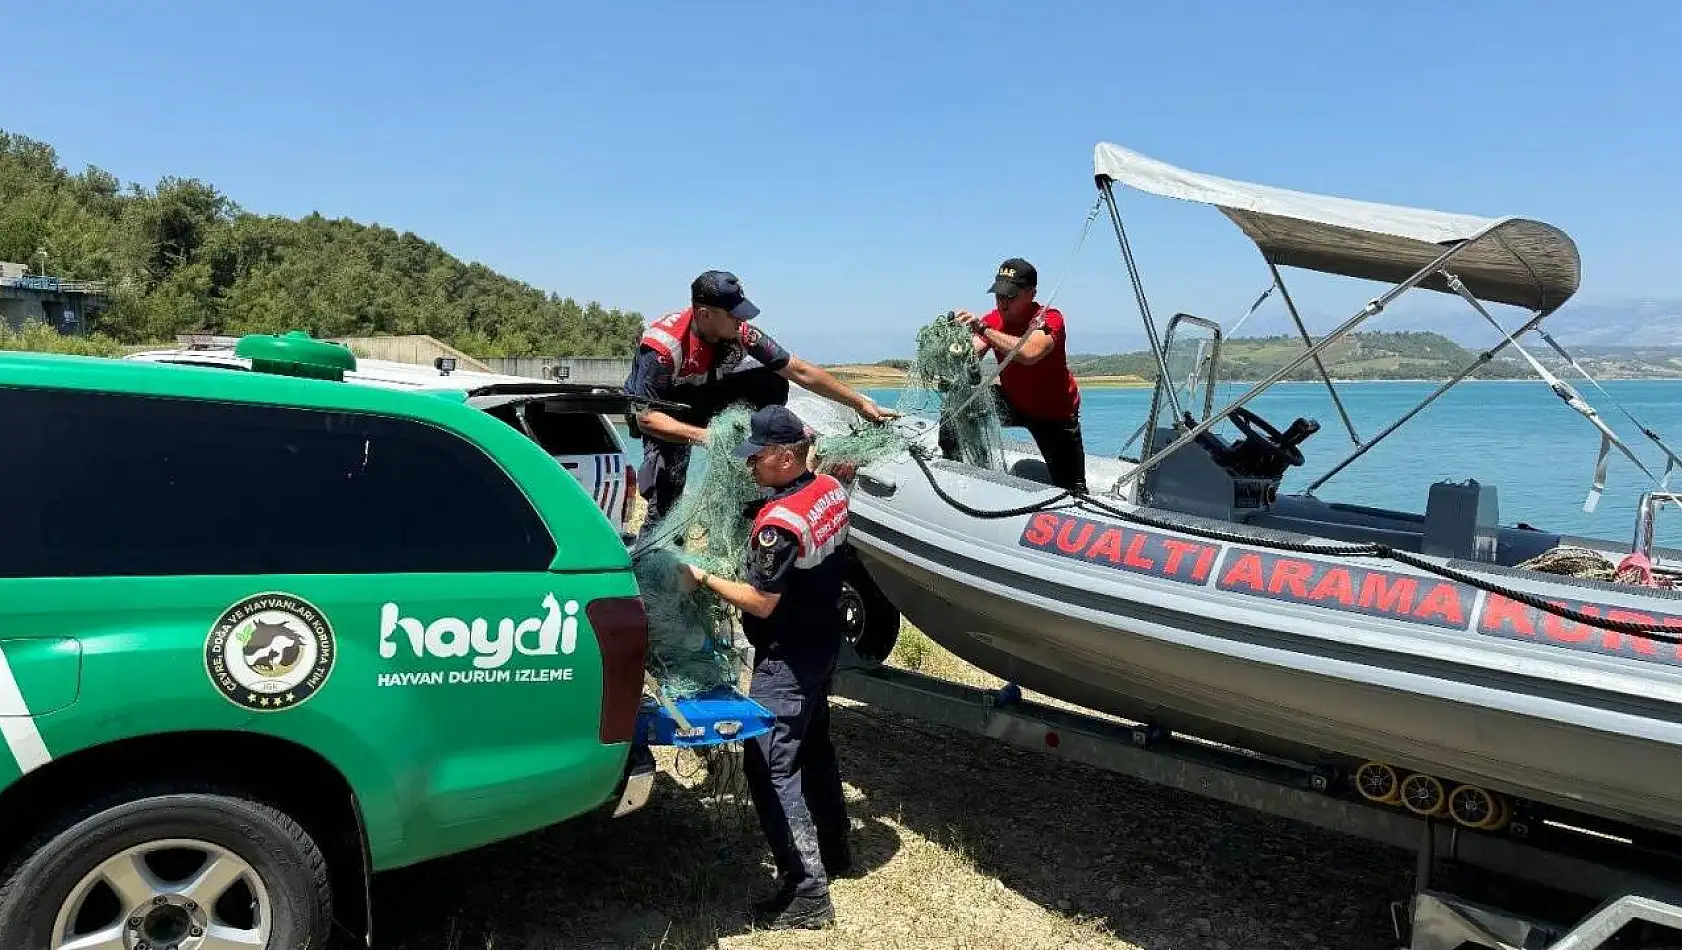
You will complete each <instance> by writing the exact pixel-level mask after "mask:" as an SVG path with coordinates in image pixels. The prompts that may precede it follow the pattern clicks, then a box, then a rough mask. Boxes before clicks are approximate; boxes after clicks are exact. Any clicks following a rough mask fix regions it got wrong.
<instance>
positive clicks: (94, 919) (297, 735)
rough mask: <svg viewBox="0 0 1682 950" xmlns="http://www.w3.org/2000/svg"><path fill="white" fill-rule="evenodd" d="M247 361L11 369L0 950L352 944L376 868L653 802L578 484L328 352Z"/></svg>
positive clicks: (625, 584) (451, 399)
mask: <svg viewBox="0 0 1682 950" xmlns="http://www.w3.org/2000/svg"><path fill="white" fill-rule="evenodd" d="M239 355H240V356H241V357H244V358H249V359H250V360H251V368H252V369H253V370H255V371H254V372H228V371H226V370H223V369H211V368H198V367H186V366H171V365H162V364H154V363H144V362H135V361H123V360H107V359H95V358H80V357H64V356H47V355H35V354H4V355H0V431H4V433H5V442H6V452H5V453H4V455H3V457H0V458H3V461H0V491H3V495H0V497H3V498H4V499H5V503H6V508H7V515H8V517H7V519H6V521H7V524H8V526H9V530H8V531H7V532H6V535H5V540H4V543H3V544H0V739H3V741H4V748H0V815H4V816H5V817H4V820H3V821H0V864H3V867H0V947H18V948H25V947H27V948H32V950H33V948H50V950H118V948H126V950H134V948H150V950H171V948H173V950H200V948H221V950H229V948H236V947H251V948H261V947H280V948H287V950H291V948H301V947H309V948H317V947H321V946H324V945H325V944H326V943H327V941H328V938H329V934H330V932H332V931H333V930H335V929H337V930H340V931H341V932H349V933H352V934H355V935H356V936H357V937H358V938H360V939H367V934H368V933H369V932H370V926H371V925H370V923H369V919H368V917H369V912H368V907H367V901H366V887H367V876H368V874H369V873H371V872H377V871H382V870H386V869H389V868H395V867H401V866H403V865H408V864H412V863H415V862H418V861H423V860H427V859H430V858H434V857H438V856H442V855H446V854H450V853H454V852H459V851H463V850H466V849H470V848H474V847H477V846H480V845H484V844H487V843H490V842H493V841H497V840H500V839H504V838H508V837H511V836H514V835H518V834H522V833H525V832H527V831H531V830H534V829H537V828H541V827H544V826H547V825H551V824H554V823H557V822H560V821H564V820H567V819H570V818H574V817H577V816H580V815H583V814H585V813H588V812H594V811H596V810H598V809H602V808H604V806H605V807H608V808H611V807H612V806H613V805H614V804H615V796H616V795H623V796H625V797H626V799H627V802H625V803H622V804H621V806H620V810H623V809H625V808H629V807H634V806H635V805H636V804H637V803H638V802H639V801H640V800H642V799H640V798H639V796H644V797H645V796H646V788H647V779H648V771H647V769H646V768H644V766H643V764H642V763H641V762H640V761H639V758H638V756H635V755H633V754H632V752H633V746H634V745H635V747H636V748H637V749H638V750H640V751H641V752H642V753H643V755H644V756H646V749H645V748H643V747H642V746H641V745H640V743H636V742H633V740H634V739H636V738H637V733H638V730H639V715H640V713H639V710H640V709H641V708H642V702H643V701H642V690H643V676H644V673H643V668H644V662H645V654H646V651H647V645H648V629H647V623H646V615H645V613H644V608H643V604H642V601H641V600H640V598H639V596H638V590H637V585H636V582H635V580H634V578H633V576H632V573H631V564H630V559H629V557H628V555H627V551H626V548H625V545H624V543H623V542H622V539H621V537H620V535H619V532H618V531H617V529H616V526H615V525H613V524H612V523H610V521H609V520H608V518H607V517H606V516H604V514H603V513H602V510H601V509H600V507H599V506H598V505H597V504H596V502H595V500H594V499H592V498H591V497H590V495H589V494H588V493H587V492H586V491H585V489H584V488H583V487H581V485H580V484H579V482H578V481H577V480H576V479H574V478H573V477H571V476H570V475H569V474H568V473H567V472H566V471H565V470H564V469H562V468H561V467H560V466H557V465H556V464H555V461H554V459H553V458H552V457H551V456H550V454H549V453H547V452H545V451H544V449H543V448H541V447H539V446H538V445H537V444H536V443H534V442H533V441H532V440H531V439H529V438H527V437H525V436H524V435H522V434H521V433H520V432H519V431H517V430H515V429H514V428H512V427H510V426H509V425H506V424H504V423H503V422H501V421H499V420H498V419H496V418H495V417H494V416H492V415H489V414H487V413H486V412H483V411H481V410H480V409H478V408H474V407H472V406H471V405H469V404H468V403H467V401H466V398H465V395H464V394H463V393H461V392H453V393H452V392H449V391H439V392H427V393H412V392H400V391H394V390H387V389H380V388H374V387H367V386H355V385H346V384H345V383H343V382H341V381H340V380H342V379H343V376H344V374H345V373H346V372H347V371H350V370H353V369H354V368H355V358H354V356H352V355H351V353H350V352H349V351H348V350H346V349H345V348H343V347H341V346H338V345H336V344H331V343H326V342H323V341H318V340H313V339H310V338H308V337H306V336H303V335H302V334H287V335H285V336H280V337H265V336H257V337H247V338H245V339H244V340H242V341H241V343H240V346H239ZM633 763H637V768H638V770H639V774H638V776H637V780H636V781H634V782H633V781H628V774H629V772H630V771H631V769H632V766H633Z"/></svg>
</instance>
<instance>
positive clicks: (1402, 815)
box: [831, 649, 1682, 950]
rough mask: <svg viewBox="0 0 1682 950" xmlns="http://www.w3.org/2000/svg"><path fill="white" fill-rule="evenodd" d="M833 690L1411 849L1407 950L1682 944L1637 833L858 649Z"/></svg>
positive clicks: (1672, 894) (1654, 861)
mask: <svg viewBox="0 0 1682 950" xmlns="http://www.w3.org/2000/svg"><path fill="white" fill-rule="evenodd" d="M831 696H832V697H833V698H836V699H840V700H843V701H846V702H852V703H859V704H863V705H865V706H869V707H872V708H873V709H875V710H880V711H885V712H891V713H894V714H897V715H899V716H902V717H907V718H910V719H913V720H917V721H919V722H924V723H932V724H935V725H939V726H944V727H947V728H950V729H954V730H957V731H959V732H963V733H968V734H970V735H976V736H982V737H985V738H990V739H996V740H999V741H1001V742H1005V743H1007V744H1009V745H1013V746H1017V747H1019V748H1024V749H1036V750H1039V751H1041V752H1043V753H1045V754H1047V755H1050V756H1052V757H1054V758H1057V759H1062V760H1065V761H1070V762H1077V763H1080V764H1083V765H1087V766H1090V767H1093V768H1097V769H1101V770H1104V771H1107V772H1112V773H1115V774H1118V775H1125V776H1128V777H1131V778H1134V779H1138V780H1141V781H1145V782H1150V783H1152V784H1156V785H1162V786H1166V787H1169V788H1174V789H1179V790H1181V791H1185V792H1190V793H1192V794H1196V795H1200V796H1202V797H1205V798H1212V799H1215V800H1217V801H1222V802H1226V803H1228V804H1232V805H1238V806H1241V807H1244V808H1248V809H1251V810H1254V811H1259V812H1263V813H1266V814H1271V815H1276V816H1279V817H1282V818H1287V819H1290V820H1293V821H1299V822H1303V823H1305V824H1310V825H1314V826H1316V827H1320V828H1324V829H1327V830H1330V831H1335V832H1339V833H1342V834H1347V835H1351V836H1354V837H1358V838H1365V839H1368V840H1372V841H1376V842H1379V843H1382V844H1387V845H1390V846H1393V847H1396V848H1401V849H1406V850H1411V851H1413V852H1414V854H1415V861H1416V863H1415V876H1414V894H1413V897H1412V899H1411V900H1410V901H1408V902H1405V903H1403V902H1398V903H1396V904H1393V905H1392V907H1391V912H1392V919H1393V922H1394V925H1395V929H1396V937H1397V939H1398V940H1406V941H1408V943H1407V944H1406V947H1407V950H1457V948H1459V947H1461V946H1463V945H1465V944H1467V943H1470V944H1471V945H1472V946H1480V947H1488V948H1491V950H1610V948H1613V947H1631V948H1633V947H1640V948H1643V950H1659V948H1660V947H1665V948H1670V950H1682V851H1677V852H1674V853H1672V852H1668V851H1655V850H1653V849H1650V848H1643V847H1640V846H1638V845H1637V844H1636V843H1635V842H1636V839H1635V838H1633V837H1632V838H1630V839H1620V838H1618V837H1617V836H1615V835H1612V834H1610V833H1609V832H1606V831H1601V830H1598V829H1584V828H1580V827H1575V826H1570V825H1563V824H1560V823H1558V822H1555V821H1552V820H1544V821H1535V820H1533V819H1531V818H1530V817H1529V816H1527V817H1526V819H1525V820H1515V821H1513V822H1512V823H1511V824H1509V825H1508V827H1507V829H1506V831H1504V832H1502V833H1486V832H1479V831H1472V830H1468V829H1464V828H1462V827H1460V826H1459V825H1456V824H1454V823H1453V822H1452V821H1447V820H1444V819H1433V818H1427V817H1420V816H1416V815H1414V814H1411V813H1409V812H1407V811H1405V810H1402V809H1400V808H1386V807H1382V806H1379V805H1375V804H1372V803H1370V802H1367V801H1365V800H1363V799H1360V798H1359V797H1353V798H1352V797H1347V796H1345V795H1343V794H1340V793H1341V791H1342V789H1343V788H1344V787H1345V786H1346V784H1347V776H1344V775H1342V774H1340V773H1339V772H1338V771H1337V770H1334V769H1328V768H1325V767H1322V766H1314V765H1304V764H1302V763H1293V762H1289V761H1286V760H1282V759H1278V758H1274V757H1270V756H1264V755H1260V754H1257V753H1251V752H1247V751H1246V750H1241V749H1235V748H1233V747H1229V746H1221V745H1218V744H1215V743H1210V742H1205V741H1202V740H1199V739H1197V738H1195V737H1190V736H1182V735H1176V734H1172V733H1169V732H1167V731H1165V730H1162V729H1160V728H1158V727H1155V726H1153V725H1151V724H1149V723H1128V722H1126V721H1125V720H1119V719H1116V720H1113V721H1112V720H1111V719H1108V718H1101V717H1100V716H1098V715H1096V714H1090V715H1089V714H1081V713H1077V712H1073V711H1070V710H1068V709H1064V708H1061V707H1057V706H1050V705H1046V704H1043V703H1038V702H1034V701H1031V700H1028V699H1025V698H1023V697H1022V696H1021V692H1020V690H1018V689H1017V688H1016V687H1015V686H1014V685H1006V686H1005V687H1004V688H1002V689H997V690H993V689H983V688H979V687H973V686H967V685H964V684H960V683H955V682H952V681H950V680H944V679H939V678H936V677H932V676H928V675H925V674H922V673H916V672H912V671H909V670H904V669H899V668H895V667H889V666H878V665H872V664H869V663H866V662H864V661H861V660H860V659H858V657H857V655H856V654H854V653H853V652H852V651H851V650H850V649H844V650H843V660H842V662H841V664H840V666H839V668H838V670H837V673H836V677H835V681H834V685H833V687H832V689H831ZM1538 814H1539V813H1538ZM1635 833H1639V832H1633V831H1632V834H1635ZM1462 870H1471V871H1473V872H1475V873H1477V874H1483V875H1495V876H1499V877H1501V878H1506V879H1509V880H1512V881H1516V882H1521V883H1524V884H1528V885H1535V886H1540V887H1545V888H1549V889H1551V890H1554V891H1558V892H1561V893H1565V894H1572V895H1576V896H1578V897H1580V898H1583V899H1586V900H1587V901H1592V902H1596V903H1595V904H1594V905H1593V909H1592V910H1591V911H1589V912H1588V913H1586V914H1584V915H1582V916H1580V917H1578V918H1577V919H1576V920H1570V921H1560V920H1543V919H1539V918H1537V917H1534V916H1530V915H1526V914H1524V913H1521V912H1518V911H1516V910H1512V909H1508V908H1504V907H1501V906H1495V905H1490V904H1486V903H1481V902H1479V901H1478V900H1476V899H1475V898H1473V897H1471V896H1469V895H1468V894H1466V893H1463V892H1462V889H1461V888H1459V887H1457V886H1454V885H1449V884H1442V883H1440V882H1441V881H1442V880H1443V879H1444V878H1445V877H1452V876H1455V875H1453V874H1445V872H1449V871H1462ZM1642 925H1647V926H1648V927H1649V928H1661V929H1660V930H1659V931H1658V933H1659V934H1660V939H1661V942H1660V943H1651V942H1647V941H1650V940H1651V935H1648V936H1647V937H1646V938H1645V940H1643V941H1642V942H1638V943H1631V942H1628V941H1629V940H1630V939H1631V936H1630V934H1629V933H1628V931H1629V930H1631V929H1632V928H1634V929H1639V928H1640V927H1641V926H1642ZM1404 931H1405V933H1404ZM1665 940H1668V941H1669V942H1668V943H1666V942H1663V941H1665Z"/></svg>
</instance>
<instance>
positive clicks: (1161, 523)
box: [911, 446, 1682, 644]
mask: <svg viewBox="0 0 1682 950" xmlns="http://www.w3.org/2000/svg"><path fill="white" fill-rule="evenodd" d="M926 454H927V450H926V449H924V448H923V447H921V446H914V447H913V448H912V450H911V458H912V460H913V461H915V462H916V463H917V467H918V468H920V469H922V471H923V475H924V477H925V478H927V479H928V481H929V485H930V487H932V488H933V489H934V491H935V494H936V495H937V496H939V497H940V499H941V500H942V501H945V502H946V503H947V504H949V505H951V506H952V507H954V508H957V509H958V510H959V511H963V512H964V513H965V514H969V515H970V516H971V517H976V518H1009V517H1015V516H1019V515H1024V514H1031V513H1034V512H1038V511H1045V510H1048V509H1050V507H1051V506H1052V505H1053V504H1055V503H1056V502H1058V501H1061V500H1062V499H1063V498H1065V497H1072V498H1074V499H1076V501H1075V504H1074V505H1072V506H1062V507H1081V506H1088V507H1090V508H1094V509H1096V510H1098V511H1101V512H1103V513H1104V514H1107V515H1110V516H1111V517H1114V518H1119V519H1120V520H1122V521H1127V522H1132V523H1134V524H1142V525H1145V526H1146V527H1150V528H1156V529H1158V530H1162V531H1177V532H1180V533H1181V534H1189V535H1192V536H1194V537H1200V538H1206V539H1208V540H1211V541H1222V542H1225V543H1227V544H1242V545H1246V546H1251V547H1260V548H1273V549H1276V550H1281V551H1291V552H1294V553H1298V554H1312V555H1320V556H1323V557H1370V558H1378V559H1381V560H1391V561H1396V562H1398V563H1401V564H1406V565H1408V566H1409V567H1415V568H1418V569H1419V570H1422V571H1426V572H1428V573H1431V574H1435V575H1437V576H1438V577H1443V578H1446V579H1448V580H1451V581H1456V582H1458V583H1461V584H1465V585H1467V586H1468V587H1476V588H1478V589H1480V590H1484V591H1488V592H1489V593H1491V594H1498V595H1500V596H1502V597H1505V598H1507V599H1508V600H1511V601H1515V602H1517V603H1520V604H1524V605H1525V606H1527V607H1533V608H1535V609H1537V610H1540V611H1543V612H1544V613H1550V614H1553V615H1554V616H1556V617H1560V618H1562V619H1565V620H1570V621H1572V622H1574V623H1580V624H1583V625H1585V626H1590V627H1599V628H1601V629H1603V630H1614V631H1617V632H1619V633H1632V634H1640V635H1641V636H1644V637H1647V638H1649V639H1651V640H1656V641H1658V642H1660V643H1671V644H1682V632H1679V630H1678V628H1677V627H1675V626H1657V625H1650V624H1639V623H1631V622H1629V621H1625V620H1611V619H1608V618H1606V617H1598V616H1595V615H1593V614H1587V613H1583V612H1582V611H1580V610H1573V609H1572V608H1570V607H1565V606H1563V605H1561V604H1558V603H1555V602H1554V601H1551V600H1547V599H1546V598H1543V597H1538V596H1536V595H1535V594H1529V593H1526V592H1524V591H1521V590H1514V589H1512V588H1510V587H1504V586H1502V585H1500V584H1497V583H1495V582H1493V581H1490V580H1488V579H1486V578H1483V577H1479V576H1477V575H1475V574H1468V573H1466V572H1465V571H1460V570H1456V569H1454V568H1452V567H1449V566H1447V565H1445V564H1437V563H1435V562H1433V561H1430V560H1427V559H1425V558H1423V557H1420V556H1419V555H1416V554H1413V553H1411V552H1408V551H1399V550H1397V549H1395V548H1392V547H1390V546H1389V545H1387V544H1370V543H1369V544H1336V545H1333V544H1304V543H1298V542H1294V541H1277V540H1272V539H1262V538H1255V537H1251V536H1248V535H1242V534H1237V533H1235V532H1227V531H1217V530H1213V529H1210V528H1199V527H1194V526H1192V525H1187V524H1181V523H1179V522H1175V521H1170V520H1167V519H1162V518H1153V517H1150V516H1148V515H1142V514H1138V513H1137V512H1131V511H1126V510H1124V509H1121V508H1117V507H1115V506H1113V505H1108V504H1105V503H1104V502H1102V501H1099V500H1098V499H1096V498H1094V497H1092V496H1091V495H1090V494H1081V493H1078V492H1069V491H1062V492H1060V493H1059V494H1057V495H1054V496H1052V497H1050V498H1047V499H1045V500H1043V501H1040V502H1036V503H1034V504H1032V505H1024V506H1022V507H1020V508H1014V509H1010V510H1008V511H986V510H983V509H977V508H973V507H971V506H969V505H964V504H963V503H961V502H959V501H957V499H954V498H953V497H952V496H950V495H948V494H946V492H945V491H944V490H943V489H942V488H941V487H940V484H939V483H938V482H937V481H936V479H935V477H934V470H933V469H931V468H930V467H929V464H928V462H927V461H926V460H925V459H924V456H925V455H926ZM1555 550H1556V551H1558V550H1561V549H1557V548H1556V549H1555ZM1549 553H1552V552H1549ZM1543 556H1544V557H1545V556H1546V555H1543ZM1597 557H1598V555H1597ZM1532 560H1535V559H1532ZM1527 563H1528V562H1527ZM1550 563H1560V559H1559V557H1558V556H1557V555H1556V557H1555V559H1554V561H1553V562H1550ZM1602 563H1605V562H1604V559H1602ZM1550 573H1560V572H1558V571H1553V572H1550Z"/></svg>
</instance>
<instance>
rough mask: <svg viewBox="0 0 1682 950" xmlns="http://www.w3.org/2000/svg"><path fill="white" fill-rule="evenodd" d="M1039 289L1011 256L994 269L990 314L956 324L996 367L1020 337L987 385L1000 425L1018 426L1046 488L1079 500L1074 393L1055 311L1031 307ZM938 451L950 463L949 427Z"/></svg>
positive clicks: (1030, 269)
mask: <svg viewBox="0 0 1682 950" xmlns="http://www.w3.org/2000/svg"><path fill="white" fill-rule="evenodd" d="M1038 286H1039V274H1038V273H1037V272H1035V270H1034V265H1032V264H1030V263H1028V262H1027V261H1025V260H1023V259H1022V258H1020V257H1013V258H1011V259H1010V260H1008V261H1005V262H1004V263H1003V264H1000V265H999V271H998V273H997V274H996V275H995V277H994V281H993V286H992V288H991V293H992V294H993V301H994V303H995V304H996V306H995V309H993V310H992V311H990V312H989V313H987V314H986V315H985V316H981V317H977V316H976V315H975V314H973V313H970V312H969V311H967V310H959V311H958V312H957V319H958V322H959V323H961V324H963V325H965V326H967V327H969V328H970V329H971V330H972V331H973V332H974V333H975V354H976V356H980V355H981V354H983V353H985V352H986V351H988V350H992V351H993V359H994V360H995V361H998V362H1003V360H1004V359H1005V357H1006V356H1007V355H1009V353H1010V351H1011V350H1012V349H1014V348H1015V347H1016V345H1017V342H1018V341H1019V340H1023V338H1024V337H1026V340H1025V341H1024V342H1022V347H1021V349H1019V350H1017V351H1016V356H1015V357H1014V358H1013V359H1012V360H1011V361H1010V363H1009V365H1007V366H1005V368H1004V370H1003V372H1001V373H1000V374H999V378H998V381H997V382H995V383H994V384H993V385H994V389H995V393H994V395H995V397H996V400H997V404H998V406H999V411H1000V421H1001V422H1002V423H1003V424H1004V425H1007V426H1021V427H1023V428H1025V429H1027V430H1028V434H1029V435H1032V436H1033V437H1034V444H1035V445H1037V446H1039V449H1040V455H1041V457H1043V458H1044V459H1045V465H1046V468H1047V469H1049V470H1050V473H1051V482H1052V484H1054V485H1056V486H1057V487H1058V488H1064V489H1068V490H1069V491H1072V492H1081V493H1084V492H1085V491H1086V448H1085V446H1084V444H1083V443H1082V440H1081V432H1080V387H1079V386H1077V385H1076V384H1075V376H1074V374H1073V373H1071V372H1069V354H1068V347H1067V344H1068V331H1067V330H1066V329H1065V328H1064V326H1063V314H1062V313H1061V312H1059V311H1057V310H1055V309H1052V308H1049V307H1044V306H1042V305H1041V304H1039V303H1038V302H1037V301H1035V300H1034V292H1035V290H1037V289H1038ZM978 398H985V397H978ZM940 448H941V451H942V453H943V454H944V455H945V456H946V457H947V458H956V457H957V435H956V433H955V432H953V431H952V430H951V428H950V427H949V426H945V425H943V426H941V432H940Z"/></svg>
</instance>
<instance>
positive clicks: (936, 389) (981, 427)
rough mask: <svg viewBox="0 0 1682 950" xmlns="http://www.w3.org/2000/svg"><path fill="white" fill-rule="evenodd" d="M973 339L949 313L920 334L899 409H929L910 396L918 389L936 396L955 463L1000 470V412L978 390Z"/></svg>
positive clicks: (980, 386) (989, 395) (978, 368)
mask: <svg viewBox="0 0 1682 950" xmlns="http://www.w3.org/2000/svg"><path fill="white" fill-rule="evenodd" d="M973 340H974V334H973V333H971V332H970V329H969V328H968V327H965V326H961V325H959V324H958V323H957V322H955V321H954V320H953V319H952V313H951V311H947V312H946V313H943V314H941V315H940V316H938V317H935V318H934V320H932V321H930V322H929V323H928V324H926V325H924V326H923V327H922V328H921V329H920V330H918V331H917V358H916V360H915V361H914V362H913V363H912V364H911V369H910V371H909V372H908V373H907V374H906V381H905V385H906V389H905V392H903V393H902V394H901V396H900V408H901V409H909V408H928V407H921V406H915V405H914V402H915V401H914V400H913V399H911V397H910V394H911V392H912V391H914V390H919V389H920V390H923V391H925V392H929V393H934V394H935V395H936V396H937V399H936V405H935V407H934V408H936V409H937V410H938V412H939V413H940V416H941V418H943V419H947V421H948V424H949V425H950V426H951V427H952V429H953V432H954V434H955V435H956V436H957V441H958V458H959V460H960V461H962V462H964V463H965V464H966V465H974V466H976V467H978V468H987V469H995V470H998V469H1001V468H1003V465H1004V445H1003V441H1002V438H1001V435H1002V433H1001V431H1000V428H999V408H998V405H997V403H996V402H995V401H994V397H993V394H992V392H990V391H982V392H977V390H981V389H983V383H982V381H981V361H980V360H979V359H978V358H977V357H976V355H975V347H974V343H973ZM988 388H989V389H990V387H988ZM971 397H973V398H971ZM959 407H962V408H959ZM954 410H956V412H954Z"/></svg>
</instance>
